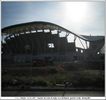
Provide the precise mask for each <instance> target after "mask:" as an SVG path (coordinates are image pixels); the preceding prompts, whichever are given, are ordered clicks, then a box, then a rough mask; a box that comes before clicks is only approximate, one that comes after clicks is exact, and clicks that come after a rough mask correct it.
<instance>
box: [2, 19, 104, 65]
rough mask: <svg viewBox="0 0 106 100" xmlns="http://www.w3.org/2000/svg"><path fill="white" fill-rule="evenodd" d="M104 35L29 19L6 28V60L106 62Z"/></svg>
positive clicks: (4, 59) (4, 47) (7, 62)
mask: <svg viewBox="0 0 106 100" xmlns="http://www.w3.org/2000/svg"><path fill="white" fill-rule="evenodd" d="M104 41H105V37H104V36H85V35H78V34H76V33H74V32H71V31H69V30H67V29H65V28H63V27H61V26H59V25H56V24H53V23H50V22H41V21H37V22H29V23H22V24H17V25H12V26H8V27H5V28H3V29H2V64H4V65H5V64H17V63H21V64H22V63H32V62H33V61H36V62H37V61H38V60H40V61H41V62H42V61H49V62H75V61H81V62H83V63H84V62H99V63H100V64H104V50H103V49H104V44H105V42H104Z"/></svg>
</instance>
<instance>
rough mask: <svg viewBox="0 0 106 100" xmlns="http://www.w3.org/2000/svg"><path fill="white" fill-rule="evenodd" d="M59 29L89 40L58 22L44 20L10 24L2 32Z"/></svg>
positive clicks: (12, 32) (15, 32)
mask: <svg viewBox="0 0 106 100" xmlns="http://www.w3.org/2000/svg"><path fill="white" fill-rule="evenodd" d="M46 29H49V30H51V31H52V30H58V31H65V32H66V33H67V34H68V35H69V34H73V35H75V36H77V37H79V38H81V39H83V40H85V41H89V40H88V39H87V38H85V37H83V36H81V35H78V34H76V33H74V32H71V31H69V30H68V29H66V28H63V27H61V26H59V25H57V24H54V23H50V22H43V21H36V22H28V23H22V24H16V25H12V26H8V27H5V28H3V29H2V34H3V35H7V34H9V35H12V34H17V33H21V32H26V31H31V30H46Z"/></svg>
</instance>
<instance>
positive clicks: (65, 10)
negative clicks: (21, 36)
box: [1, 1, 105, 35]
mask: <svg viewBox="0 0 106 100" xmlns="http://www.w3.org/2000/svg"><path fill="white" fill-rule="evenodd" d="M104 9H105V3H104V2H103V1H102V2H100V1H98V2H65V1H64V2H59V1H58V2H57V1H54V2H53V1H33V2H32V1H27V2H25V1H24V2H19V1H17V2H16V1H15V2H2V3H1V27H2V28H4V27H6V26H10V25H14V24H19V23H26V22H32V21H45V22H51V23H55V24H57V25H60V26H62V27H64V28H66V29H68V30H70V31H72V32H74V33H76V34H82V35H105V29H104V24H105V11H104Z"/></svg>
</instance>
